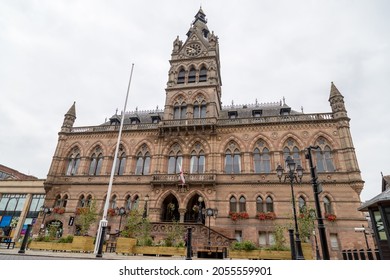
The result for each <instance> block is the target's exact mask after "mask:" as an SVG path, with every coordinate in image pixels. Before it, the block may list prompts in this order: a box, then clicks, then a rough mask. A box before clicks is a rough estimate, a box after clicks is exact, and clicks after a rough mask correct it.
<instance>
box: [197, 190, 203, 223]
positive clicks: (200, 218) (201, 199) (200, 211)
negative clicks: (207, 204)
mask: <svg viewBox="0 0 390 280" xmlns="http://www.w3.org/2000/svg"><path fill="white" fill-rule="evenodd" d="M198 202H199V209H198V219H197V223H198V224H202V223H203V219H202V214H203V213H202V202H203V197H201V196H199V197H198Z"/></svg>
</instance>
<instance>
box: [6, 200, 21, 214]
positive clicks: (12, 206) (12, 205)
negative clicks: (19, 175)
mask: <svg viewBox="0 0 390 280" xmlns="http://www.w3.org/2000/svg"><path fill="white" fill-rule="evenodd" d="M17 203H18V201H17V199H16V198H15V197H12V198H11V199H10V200H9V201H8V205H7V209H5V211H14V210H15V208H16V205H17Z"/></svg>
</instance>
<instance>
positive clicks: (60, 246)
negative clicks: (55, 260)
mask: <svg viewBox="0 0 390 280" xmlns="http://www.w3.org/2000/svg"><path fill="white" fill-rule="evenodd" d="M52 250H53V251H63V252H64V251H71V250H72V243H54V242H53V243H52Z"/></svg>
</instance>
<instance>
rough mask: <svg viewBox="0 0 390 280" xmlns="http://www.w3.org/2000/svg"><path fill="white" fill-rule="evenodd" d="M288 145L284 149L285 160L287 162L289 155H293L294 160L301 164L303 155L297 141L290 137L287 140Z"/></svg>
mask: <svg viewBox="0 0 390 280" xmlns="http://www.w3.org/2000/svg"><path fill="white" fill-rule="evenodd" d="M286 144H287V145H286V146H285V147H284V149H283V157H284V162H286V159H287V157H288V156H291V158H292V159H293V160H294V162H295V164H296V165H297V166H298V165H301V166H302V162H301V157H300V150H299V148H298V147H297V146H296V144H295V141H294V140H293V139H291V138H290V139H288V140H287V143H286Z"/></svg>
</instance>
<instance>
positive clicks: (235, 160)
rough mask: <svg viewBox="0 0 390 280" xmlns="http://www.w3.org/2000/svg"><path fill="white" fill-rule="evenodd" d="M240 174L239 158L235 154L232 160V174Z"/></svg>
mask: <svg viewBox="0 0 390 280" xmlns="http://www.w3.org/2000/svg"><path fill="white" fill-rule="evenodd" d="M240 172H241V157H240V155H237V154H235V155H234V158H233V173H234V174H239V173H240Z"/></svg>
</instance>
